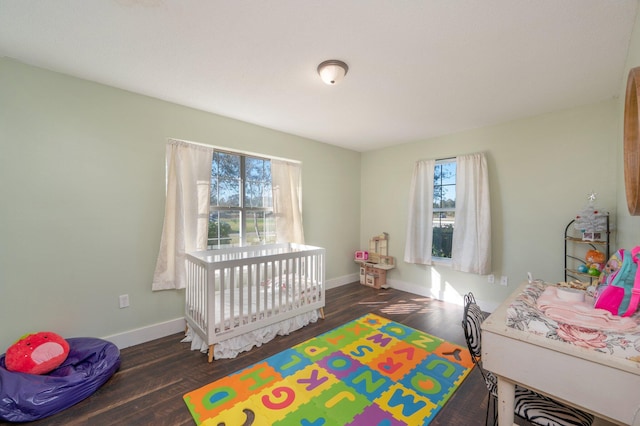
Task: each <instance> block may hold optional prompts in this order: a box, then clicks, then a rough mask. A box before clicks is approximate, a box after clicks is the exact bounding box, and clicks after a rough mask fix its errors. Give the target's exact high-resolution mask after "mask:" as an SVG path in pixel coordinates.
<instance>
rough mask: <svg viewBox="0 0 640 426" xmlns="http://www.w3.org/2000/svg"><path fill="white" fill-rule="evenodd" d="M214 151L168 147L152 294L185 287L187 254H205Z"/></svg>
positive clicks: (179, 145) (181, 144)
mask: <svg viewBox="0 0 640 426" xmlns="http://www.w3.org/2000/svg"><path fill="white" fill-rule="evenodd" d="M212 159H213V148H210V147H205V146H201V145H195V144H190V143H186V142H182V141H176V140H170V141H169V142H168V143H167V149H166V161H167V164H166V166H167V199H166V204H165V210H164V225H163V228H162V238H161V241H160V252H159V254H158V260H157V262H156V269H155V272H154V274H153V284H152V289H153V290H169V289H181V288H184V287H185V285H186V266H185V261H186V253H188V252H190V251H195V250H206V248H207V234H208V227H209V203H210V201H209V189H210V186H211V161H212Z"/></svg>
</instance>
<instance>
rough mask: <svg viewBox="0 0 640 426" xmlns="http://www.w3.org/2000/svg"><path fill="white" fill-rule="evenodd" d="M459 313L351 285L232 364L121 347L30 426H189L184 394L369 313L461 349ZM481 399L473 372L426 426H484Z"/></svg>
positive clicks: (169, 346) (160, 346) (172, 340)
mask: <svg viewBox="0 0 640 426" xmlns="http://www.w3.org/2000/svg"><path fill="white" fill-rule="evenodd" d="M462 311H463V310H462V307H460V306H456V305H452V304H448V303H444V302H440V301H437V300H433V299H430V298H425V297H421V296H416V295H413V294H410V293H405V292H402V291H398V290H393V289H389V290H375V289H372V288H369V287H365V286H362V285H360V284H357V283H354V284H349V285H345V286H341V287H338V288H334V289H331V290H328V291H327V293H326V307H325V319H324V320H319V321H318V322H316V323H314V324H310V325H309V326H307V327H304V328H303V329H301V330H298V331H295V332H294V333H292V334H290V335H289V336H281V337H277V338H276V339H274V340H273V341H271V342H270V343H267V344H265V345H263V346H262V347H260V348H254V349H253V350H251V351H249V352H245V353H242V354H240V355H239V356H238V357H237V358H235V359H231V360H214V361H213V363H211V364H209V363H208V362H207V356H206V355H205V354H202V353H200V352H198V351H191V350H190V346H189V344H188V343H180V340H181V338H182V337H183V336H182V335H181V334H175V335H172V336H167V337H164V338H161V339H158V340H154V341H151V342H148V343H144V344H141V345H137V346H133V347H130V348H126V349H123V350H122V351H121V358H122V365H121V367H120V369H119V370H118V372H117V373H116V374H115V375H114V376H113V377H112V378H111V379H110V380H109V381H108V382H107V383H105V384H104V385H103V386H102V387H101V388H100V389H98V391H97V392H96V393H94V394H93V395H92V396H90V397H89V398H87V399H85V400H84V401H82V402H80V403H78V404H76V405H75V406H73V407H71V408H69V409H67V410H65V411H63V412H61V413H58V414H56V415H53V416H51V417H48V418H46V419H43V420H40V421H37V422H33V423H31V424H32V425H34V426H36V425H65V426H66V425H193V424H195V423H194V421H193V420H192V418H191V415H190V413H189V411H188V409H187V406H186V405H185V403H184V402H183V400H182V395H183V394H185V393H187V392H189V391H191V390H194V389H196V388H198V387H201V386H203V385H205V384H207V383H210V382H212V381H214V380H216V379H219V378H221V377H223V376H225V375H227V374H229V373H232V372H234V371H237V370H239V369H241V368H244V367H246V366H249V365H251V364H253V363H255V362H256V361H259V360H261V359H263V358H266V357H268V356H271V355H273V354H276V353H278V352H280V351H282V350H283V349H286V348H289V347H291V346H292V345H295V344H297V343H300V342H303V341H305V340H307V339H309V338H311V337H314V336H316V335H319V334H321V333H324V332H325V331H328V330H331V329H333V328H335V327H337V326H339V325H341V324H343V323H345V322H348V321H350V320H352V319H355V318H358V317H359V316H361V315H363V314H366V313H368V312H372V313H375V314H378V315H381V316H384V317H386V318H389V319H391V320H393V321H397V322H400V323H403V324H406V325H408V326H410V327H413V328H416V329H419V330H423V331H425V332H427V333H430V334H433V335H435V336H438V337H441V338H443V339H446V340H449V341H452V342H455V343H458V344H460V345H463V346H465V347H466V345H465V342H464V335H463V332H462V328H461V325H460V323H461V320H462ZM487 398H488V394H487V390H486V387H485V385H484V383H483V381H482V377H481V376H480V374H479V372H478V371H476V369H474V370H473V371H472V372H471V374H470V375H469V376H468V377H467V379H466V380H465V381H464V382H463V383H462V385H461V386H460V388H458V390H457V391H456V393H455V394H454V395H453V396H452V398H451V399H450V400H449V402H448V403H447V404H446V405H445V407H444V408H443V409H442V410H441V411H440V413H439V414H438V415H437V417H436V418H435V419H434V421H433V422H432V423H431V425H433V426H439V425H464V426H466V425H483V424H484V420H485V410H486V404H487ZM522 424H523V425H527V424H528V423H522ZM228 426H232V425H228ZM233 426H235V425H233Z"/></svg>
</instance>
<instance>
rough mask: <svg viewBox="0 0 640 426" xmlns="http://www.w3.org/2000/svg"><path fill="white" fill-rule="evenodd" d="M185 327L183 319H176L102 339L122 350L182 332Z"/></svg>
mask: <svg viewBox="0 0 640 426" xmlns="http://www.w3.org/2000/svg"><path fill="white" fill-rule="evenodd" d="M185 326H186V323H185V321H184V318H176V319H173V320H169V321H165V322H162V323H158V324H152V325H149V326H147V327H141V328H136V329H135V330H129V331H125V332H123V333H118V334H112V335H111V336H106V337H103V339H104V340H108V341H110V342H112V343H114V344H115V345H116V346H117V347H118V348H120V349H124V348H128V347H129V346H135V345H139V344H140V343H145V342H149V341H151V340H155V339H159V338H161V337H165V336H169V335H171V334H176V333H181V332H184V330H185Z"/></svg>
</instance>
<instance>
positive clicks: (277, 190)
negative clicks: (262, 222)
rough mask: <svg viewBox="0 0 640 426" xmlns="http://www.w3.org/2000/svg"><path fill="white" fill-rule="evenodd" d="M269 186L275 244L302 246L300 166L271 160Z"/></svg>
mask: <svg viewBox="0 0 640 426" xmlns="http://www.w3.org/2000/svg"><path fill="white" fill-rule="evenodd" d="M271 185H272V188H273V213H274V215H275V218H276V234H277V235H276V240H277V242H279V243H280V242H282V243H284V242H286V243H298V244H304V230H303V227H302V176H301V167H300V164H298V163H293V162H290V161H283V160H276V159H273V160H271Z"/></svg>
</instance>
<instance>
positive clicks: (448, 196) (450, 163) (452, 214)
mask: <svg viewBox="0 0 640 426" xmlns="http://www.w3.org/2000/svg"><path fill="white" fill-rule="evenodd" d="M455 223H456V160H455V159H451V160H438V161H436V164H435V168H434V173H433V220H432V226H433V245H432V249H431V255H432V256H433V257H439V258H446V259H451V247H452V241H453V228H454V226H455Z"/></svg>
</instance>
